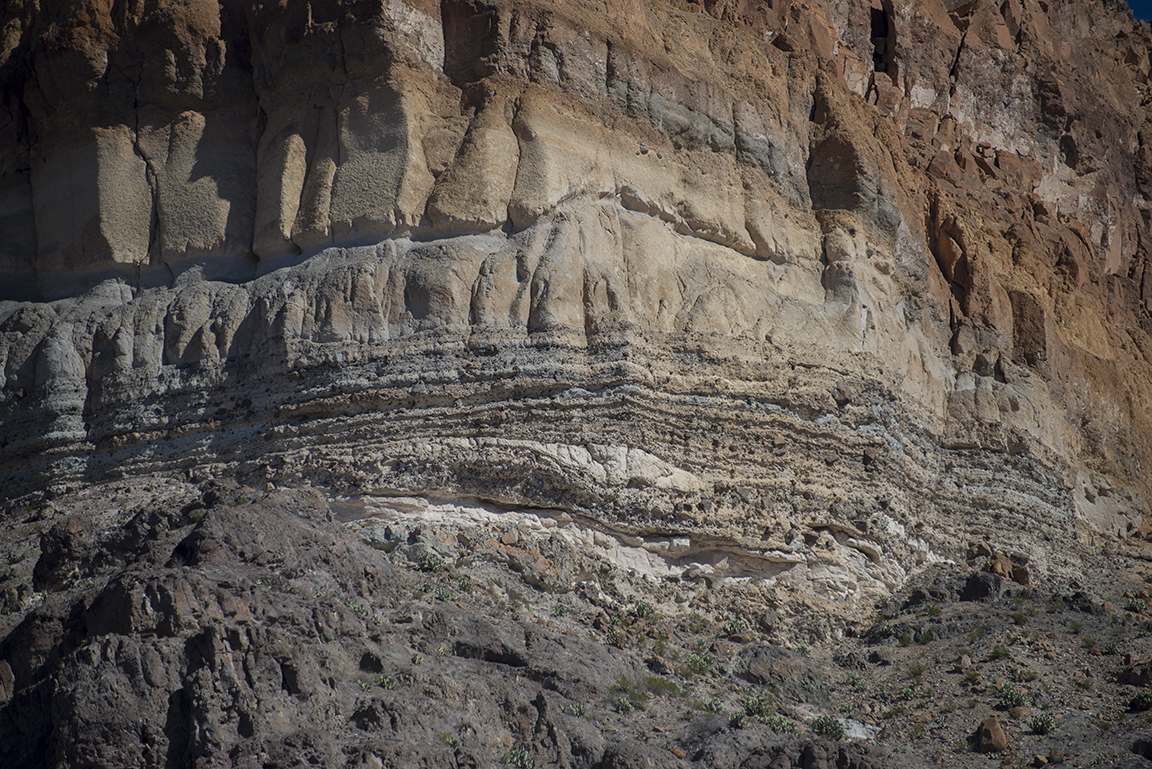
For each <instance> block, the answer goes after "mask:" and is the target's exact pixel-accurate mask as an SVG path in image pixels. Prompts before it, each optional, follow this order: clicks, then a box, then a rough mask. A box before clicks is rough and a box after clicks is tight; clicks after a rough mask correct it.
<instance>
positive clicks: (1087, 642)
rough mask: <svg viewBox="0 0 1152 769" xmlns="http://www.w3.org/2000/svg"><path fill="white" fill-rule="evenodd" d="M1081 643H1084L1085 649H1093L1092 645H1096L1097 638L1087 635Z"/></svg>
mask: <svg viewBox="0 0 1152 769" xmlns="http://www.w3.org/2000/svg"><path fill="white" fill-rule="evenodd" d="M1080 643H1081V644H1083V646H1084V648H1085V649H1091V648H1092V647H1094V646H1095V645H1096V639H1095V638H1093V637H1092V636H1087V637H1085V639H1084V640H1083V641H1081V642H1080Z"/></svg>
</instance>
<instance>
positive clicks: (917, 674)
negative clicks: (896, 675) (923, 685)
mask: <svg viewBox="0 0 1152 769" xmlns="http://www.w3.org/2000/svg"><path fill="white" fill-rule="evenodd" d="M908 675H909V676H911V677H912V680H914V681H915V682H916V683H920V678H921V677H922V676H923V675H924V664H923V663H921V662H913V663H912V664H911V665H909V666H908Z"/></svg>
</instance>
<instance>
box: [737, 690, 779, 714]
mask: <svg viewBox="0 0 1152 769" xmlns="http://www.w3.org/2000/svg"><path fill="white" fill-rule="evenodd" d="M744 712H745V713H747V714H748V715H750V716H752V717H753V718H759V717H761V716H769V715H772V714H773V713H775V712H776V700H775V698H773V697H771V696H768V695H764V694H756V695H753V696H752V697H750V698H749V699H748V701H747V702H745V703H744Z"/></svg>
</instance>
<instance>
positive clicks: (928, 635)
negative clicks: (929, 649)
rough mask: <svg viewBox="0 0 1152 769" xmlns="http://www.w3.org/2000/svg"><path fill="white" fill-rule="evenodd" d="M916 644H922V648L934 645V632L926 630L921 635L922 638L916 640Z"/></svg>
mask: <svg viewBox="0 0 1152 769" xmlns="http://www.w3.org/2000/svg"><path fill="white" fill-rule="evenodd" d="M916 643H918V644H920V645H921V646H924V645H925V644H930V643H932V631H931V630H925V631H924V632H923V633H921V634H920V637H919V638H917V639H916Z"/></svg>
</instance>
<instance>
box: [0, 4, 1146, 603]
mask: <svg viewBox="0 0 1152 769" xmlns="http://www.w3.org/2000/svg"><path fill="white" fill-rule="evenodd" d="M5 13H6V14H7V16H0V24H2V30H3V33H2V35H0V87H2V89H3V98H4V105H5V109H4V111H3V112H0V232H2V237H0V276H2V279H0V292H3V295H4V297H5V299H6V301H3V302H0V364H2V365H3V370H4V377H5V379H4V387H3V390H2V391H0V424H2V425H3V428H2V431H0V488H2V489H3V491H2V492H0V494H3V495H4V496H5V497H9V498H11V497H14V496H18V495H20V494H23V493H26V492H28V491H30V490H33V489H36V488H40V487H43V486H45V485H55V486H61V485H68V484H74V483H78V482H83V481H85V480H90V479H97V478H103V477H107V476H110V475H115V474H119V473H128V474H134V473H143V472H150V471H156V470H161V471H167V470H173V469H193V468H206V469H208V470H212V471H216V470H235V471H238V472H239V473H240V474H241V476H243V477H245V478H247V479H248V480H249V481H252V480H254V479H258V480H260V481H261V482H265V481H267V482H271V483H277V484H290V485H294V484H298V483H301V482H310V483H315V484H322V485H325V486H327V487H330V488H332V489H334V490H336V491H337V492H343V493H359V492H372V491H388V492H389V493H396V492H399V493H406V492H416V493H418V492H423V491H427V490H430V489H431V490H437V491H440V492H445V493H451V494H457V495H463V496H474V497H480V498H486V499H496V500H503V501H506V502H510V503H515V504H518V505H521V506H525V505H528V506H533V505H534V506H539V507H550V508H561V509H563V510H567V511H571V512H576V513H580V514H583V515H587V516H589V517H590V518H592V519H595V520H598V521H600V522H602V523H604V524H605V525H611V526H614V527H616V528H617V529H619V530H622V531H625V532H629V533H630V534H632V535H635V536H636V537H638V538H640V540H643V539H644V537H646V536H655V535H668V534H678V533H687V534H689V535H690V538H689V539H688V540H687V542H688V543H689V544H687V545H685V546H684V548H682V550H683V552H684V553H687V552H689V551H692V550H700V549H706V548H716V547H719V548H720V549H724V548H728V549H730V550H732V551H733V552H736V551H739V552H742V553H755V554H756V555H757V557H759V558H761V559H763V560H766V561H767V562H769V563H773V564H777V565H778V566H779V568H774V570H773V574H774V575H775V574H778V573H779V572H781V570H783V571H789V570H794V571H793V576H794V577H798V578H800V579H802V580H803V581H804V582H805V584H807V585H808V586H809V587H811V586H813V585H815V586H816V589H815V592H814V593H813V592H811V591H809V592H808V595H809V597H811V596H813V595H814V596H818V597H820V598H821V599H823V600H838V599H842V598H844V597H845V596H848V595H852V594H856V593H857V591H859V592H861V593H863V594H867V593H870V592H885V591H887V590H889V589H891V587H892V586H893V585H895V584H898V583H899V582H900V580H901V579H902V575H903V574H904V573H905V570H906V569H908V568H912V567H913V566H915V565H916V564H917V563H921V562H924V561H930V560H933V559H938V558H949V557H954V556H956V554H957V553H958V552H960V548H962V547H963V546H964V545H965V543H966V542H967V541H968V540H969V539H972V538H990V539H992V540H993V541H994V542H995V543H996V544H997V546H998V547H1006V548H1009V549H1015V550H1016V551H1018V552H1020V553H1022V554H1023V555H1025V556H1026V557H1030V558H1031V560H1032V566H1033V568H1034V569H1035V570H1037V571H1039V572H1041V573H1043V572H1045V571H1046V570H1050V571H1058V570H1061V569H1064V568H1074V565H1075V560H1076V553H1075V547H1073V546H1074V545H1076V544H1084V545H1099V544H1101V543H1102V542H1106V541H1110V540H1113V539H1115V538H1123V537H1126V536H1128V535H1130V534H1132V533H1134V532H1135V531H1136V530H1137V529H1138V528H1139V527H1140V526H1141V522H1142V515H1144V514H1146V513H1147V512H1148V510H1149V508H1148V504H1149V503H1148V500H1149V499H1152V421H1150V417H1149V406H1150V405H1152V335H1150V332H1152V265H1150V264H1149V257H1148V254H1149V240H1150V237H1152V236H1150V229H1149V222H1150V216H1152V122H1149V121H1148V118H1149V108H1148V106H1147V104H1148V100H1149V86H1148V82H1147V80H1148V74H1149V50H1150V48H1152V38H1150V36H1149V33H1148V30H1147V28H1146V27H1144V26H1142V25H1140V24H1139V23H1137V22H1134V21H1133V20H1132V18H1131V15H1130V13H1129V12H1128V11H1127V10H1126V9H1123V8H1118V7H1115V6H1111V5H1101V4H1100V3H1098V2H1088V1H1086V0H1085V1H1079V0H1078V1H1077V2H1051V3H1047V2H1039V1H1038V0H1025V1H1024V2H1020V1H1019V0H1008V1H1007V2H1005V3H1001V4H996V3H992V2H985V1H984V0H974V1H973V2H967V3H955V2H948V3H942V2H939V1H938V0H922V1H921V0H917V1H916V2H907V3H895V2H888V0H884V2H875V3H873V4H872V5H871V6H870V5H869V4H867V3H863V2H860V1H859V0H845V1H844V2H824V1H823V0H814V1H812V2H808V3H790V2H787V0H783V1H781V2H776V3H768V2H763V3H760V2H752V1H751V0H749V1H747V2H745V1H742V0H732V1H726V0H719V1H718V0H706V2H704V3H698V2H697V3H689V2H678V1H671V2H660V1H659V0H611V2H597V1H595V0H581V1H579V2H576V1H574V0H573V1H569V2H562V3H561V2H532V1H530V0H522V1H521V0H517V1H515V2H513V1H508V2H504V1H498V0H492V1H486V0H473V1H467V0H444V2H442V3H433V2H428V1H426V0H403V1H401V0H379V1H378V2H367V1H364V2H352V1H350V0H349V1H346V2H322V3H320V2H318V3H312V4H309V3H305V2H291V3H289V2H285V3H283V4H275V3H260V2H242V1H241V0H236V1H235V2H232V1H230V0H223V1H222V2H220V1H218V0H189V2H169V1H168V0H131V1H130V2H120V3H110V2H106V1H105V0H88V1H87V2H81V3H64V2H53V1H50V0H46V1H45V2H36V1H35V0H25V1H24V2H20V1H19V0H18V1H17V2H10V3H8V4H7V11H6V12H5ZM781 584H782V585H785V586H786V585H787V581H785V582H783V583H781Z"/></svg>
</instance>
